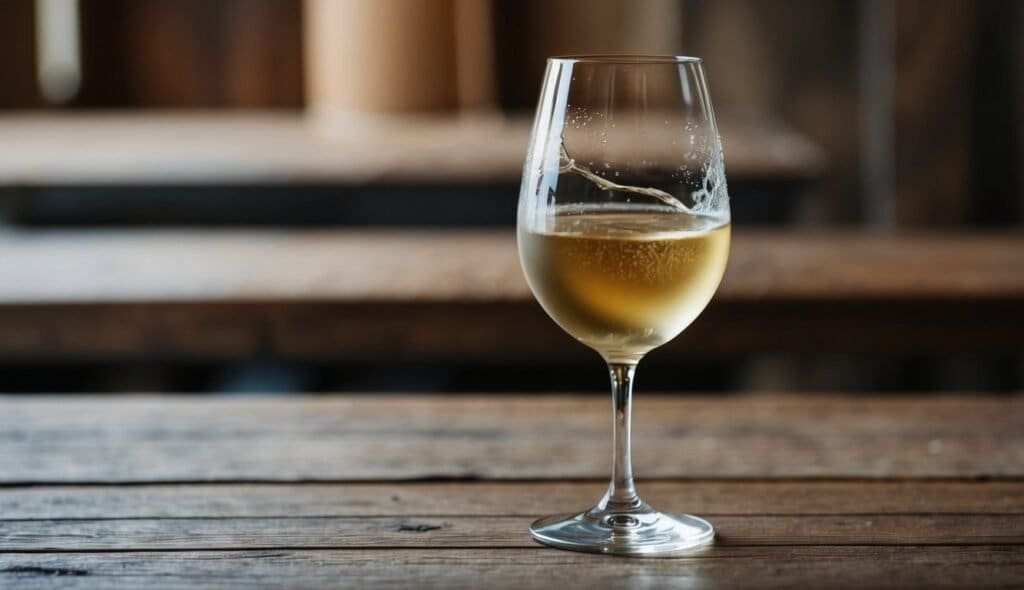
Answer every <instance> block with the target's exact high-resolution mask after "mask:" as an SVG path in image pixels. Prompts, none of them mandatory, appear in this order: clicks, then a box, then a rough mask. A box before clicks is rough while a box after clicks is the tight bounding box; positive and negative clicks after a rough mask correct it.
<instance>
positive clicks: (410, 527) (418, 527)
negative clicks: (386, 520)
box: [394, 524, 442, 533]
mask: <svg viewBox="0 0 1024 590" xmlns="http://www.w3.org/2000/svg"><path fill="white" fill-rule="evenodd" d="M441 528H442V527H441V525H439V524H399V525H396V526H395V527H394V529H395V531H397V532H399V533H425V532H427V531H436V530H439V529H441Z"/></svg>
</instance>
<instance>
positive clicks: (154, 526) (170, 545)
mask: <svg viewBox="0 0 1024 590" xmlns="http://www.w3.org/2000/svg"><path fill="white" fill-rule="evenodd" d="M580 508H583V506H580ZM540 516H543V514H542V513H538V514H535V515H532V516H501V515H490V516H444V517H427V516H422V515H409V516H405V517H393V516H379V517H370V516H348V517H339V516H333V517H327V516H314V517H298V518H289V517H278V518H190V519H178V518H164V519H107V520H80V519H73V520H18V521H9V520H0V552H4V551H109V550H118V551H155V550H164V551H167V550H192V551H195V550H240V549H273V548H276V547H289V548H292V549H300V548H301V549H337V548H343V549H356V548H358V549H368V548H381V549H391V548H396V547H401V548H415V547H419V548H431V547H446V548H454V547H462V548H493V547H532V546H533V545H534V542H533V541H532V540H531V538H530V535H529V533H528V532H527V529H528V527H529V525H530V523H531V522H532V521H533V520H535V519H536V518H538V517H540ZM704 516H707V517H708V518H710V519H711V520H712V521H713V523H714V524H715V528H716V530H717V534H718V537H717V539H718V543H719V544H720V545H723V546H728V545H738V546H761V545H780V546H791V545H952V544H955V545H1000V544H1007V545H1010V544H1018V545H1024V516H1021V515H1013V514H986V515H977V514H957V515H948V514H947V515H907V514H885V515H882V514H875V515H831V516H793V515H787V516H781V515H778V516H776V515H773V516H761V515H746V516H724V515H712V514H705V515H704Z"/></svg>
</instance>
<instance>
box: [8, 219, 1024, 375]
mask: <svg viewBox="0 0 1024 590" xmlns="http://www.w3.org/2000/svg"><path fill="white" fill-rule="evenodd" d="M0 251H3V252H4V254H5V255H4V256H3V257H0V353H2V354H3V355H5V356H7V357H8V358H17V357H30V358H68V357H84V358H108V357H119V358H124V357H130V358H168V357H170V358H186V359H232V358H242V357H251V356H255V355H264V356H274V357H278V358H295V359H321V358H328V359H329V358H346V359H356V360H358V359H380V358H388V359H390V360H399V359H417V360H422V359H445V358H447V359H453V358H457V359H460V360H473V359H481V358H483V359H487V358H490V359H493V358H498V357H502V358H519V359H523V358H544V359H566V358H577V359H580V358H588V355H591V354H592V353H591V352H590V351H589V350H588V349H586V348H585V347H583V346H580V345H579V344H578V343H576V342H575V341H574V340H573V339H572V338H570V337H569V336H567V335H566V334H564V333H563V332H562V331H561V329H559V328H558V327H557V326H556V325H555V324H554V323H553V322H551V320H550V319H549V318H548V317H547V316H546V315H545V314H544V313H543V311H542V310H541V309H540V307H539V306H538V305H537V304H536V302H535V301H534V300H533V297H532V295H531V294H530V292H529V289H528V287H527V285H526V283H525V281H524V280H523V278H522V271H521V269H520V267H519V262H518V259H517V256H516V250H515V243H514V236H513V235H511V233H510V232H453V233H444V234H439V233H431V232H395V231H379V232H244V231H243V232H202V231H196V232H167V231H162V232H140V231H113V232H106V231H104V232H80V231H79V232H40V233H35V232H33V233H7V234H2V235H0ZM1022 271H1024V237H1022V236H1020V235H1018V234H1008V233H1004V234H975V235H945V236H940V235H904V236H885V235H866V234H858V233H843V232H841V233H825V234H811V235H802V234H792V233H790V234H783V233H750V232H746V233H745V232H739V234H738V235H737V236H736V239H735V243H734V249H733V255H732V260H731V261H730V264H729V268H728V270H727V272H726V276H725V279H724V282H723V284H722V287H721V289H720V290H719V293H718V294H717V295H716V299H715V301H714V302H713V303H712V305H711V306H710V307H709V309H708V310H707V312H706V313H705V314H703V315H702V317H701V318H699V319H698V320H697V322H695V323H694V325H693V326H692V327H691V328H689V329H688V331H687V333H686V335H685V336H684V337H682V338H678V339H676V340H675V341H673V342H672V343H670V344H669V345H668V346H667V347H665V349H664V351H659V352H657V353H656V354H680V353H689V354H692V353H699V354H717V353H731V354H736V353H743V352H757V351H764V350H772V351H781V350H792V351H798V352H807V351H813V352H872V353H878V352H894V353H908V352H911V353H914V354H928V353H956V352H970V353H977V352H978V351H993V352H1004V353H1006V352H1010V353H1012V352H1018V351H1020V350H1021V349H1022V348H1024V313H1021V310H1022V309H1024V272H1022ZM936 318H942V321H936ZM496 322H500V325H501V329H500V330H497V329H495V327H496ZM837 334H841V335H842V337H839V338H837ZM950 334H955V335H956V337H950Z"/></svg>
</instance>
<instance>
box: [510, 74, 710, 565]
mask: <svg viewBox="0 0 1024 590" xmlns="http://www.w3.org/2000/svg"><path fill="white" fill-rule="evenodd" d="M729 232H730V229H729V196H728V191H727V189H726V184H725V170H724V165H723V161H722V149H721V142H720V139H719V136H718V129H717V126H716V124H715V115H714V112H713V110H712V107H711V99H710V97H709V95H708V86H707V81H706V80H705V77H704V70H703V66H702V63H701V60H700V59H698V58H693V57H679V56H612V55H608V56H572V57H557V58H551V59H549V60H548V63H547V71H546V73H545V77H544V84H543V87H542V90H541V96H540V103H539V105H538V107H537V113H536V119H535V121H534V127H533V135H532V137H531V140H530V149H529V152H528V155H527V158H526V165H525V169H524V171H523V184H522V188H521V189H520V195H519V212H518V231H517V234H518V243H519V257H520V261H521V263H522V266H523V270H524V272H525V274H526V279H527V282H528V283H529V284H530V289H531V290H532V291H533V294H534V295H535V296H536V297H537V300H538V301H539V302H540V304H541V306H542V307H543V308H544V310H545V311H546V312H547V313H548V315H550V316H551V318H552V319H554V320H555V322H556V323H558V325H559V326H561V327H562V328H563V329H564V330H565V331H566V332H568V333H569V334H571V335H572V336H574V337H575V338H576V339H577V340H579V341H580V342H582V343H584V344H586V345H587V346H590V347H591V348H593V349H594V350H596V351H597V352H598V353H600V354H601V356H602V357H604V359H605V361H606V362H607V363H608V370H609V373H610V375H611V386H612V402H613V425H614V429H613V448H614V456H613V461H612V479H611V484H610V485H609V487H608V491H607V492H606V493H605V495H604V497H603V498H602V499H601V500H600V501H599V502H598V503H597V505H595V506H594V507H593V508H591V509H589V510H587V511H585V512H582V513H579V514H575V515H565V516H552V517H548V518H543V519H541V520H538V521H536V522H534V523H533V525H531V526H530V533H531V534H532V535H533V537H534V539H536V540H537V541H539V542H541V543H544V544H547V545H552V546H554V547H559V548H562V549H572V550H576V551H593V552H600V553H613V554H623V555H659V554H661V555H664V554H671V553H673V552H679V551H682V550H687V549H693V548H695V547H698V546H701V545H705V544H708V543H710V542H711V541H712V540H713V538H714V534H715V533H714V528H713V527H712V526H711V524H710V523H708V522H707V521H705V520H703V519H701V518H697V517H695V516H690V515H683V514H666V513H662V512H658V511H656V510H654V509H653V508H651V507H650V506H648V505H647V503H645V502H644V501H643V500H641V499H640V497H639V496H638V495H637V492H636V488H635V486H634V483H633V472H632V467H631V464H630V405H631V398H632V387H633V378H634V373H635V371H636V366H637V363H638V362H639V361H640V359H641V358H643V356H644V355H645V354H646V353H647V352H649V351H650V350H651V349H653V348H656V347H658V346H661V345H662V344H664V343H666V342H668V341H669V340H671V339H672V338H674V337H676V336H677V335H678V334H679V333H680V332H682V331H683V329H684V328H686V327H687V326H688V325H689V324H690V323H691V322H692V321H693V320H694V319H695V318H696V317H697V316H698V315H700V313H701V311H703V310H704V307H705V306H706V305H707V304H708V302H709V301H710V300H711V297H712V295H713V294H714V293H715V290H716V289H717V288H718V284H719V282H720V281H721V278H722V273H723V272H724V270H725V265H726V259H727V258H728V255H729Z"/></svg>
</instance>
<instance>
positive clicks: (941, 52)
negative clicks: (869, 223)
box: [892, 0, 976, 226]
mask: <svg viewBox="0 0 1024 590" xmlns="http://www.w3.org/2000/svg"><path fill="white" fill-rule="evenodd" d="M975 11H976V6H975V2H973V1H972V0H946V1H944V2H942V3H941V5H939V4H936V3H934V2H931V1H928V0H899V1H898V2H897V3H896V10H895V15H894V18H895V24H894V34H895V39H894V41H895V48H894V52H895V53H894V64H895V70H894V79H893V109H892V115H893V137H894V141H895V145H894V150H893V158H894V169H893V170H894V178H893V181H894V182H893V186H894V190H895V193H894V195H893V202H892V222H893V223H894V224H896V225H901V226H908V225H909V226H913V225H952V224H955V223H958V222H961V221H963V220H964V219H965V217H966V212H967V202H968V199H969V198H970V186H969V183H970V173H971V151H972V150H971V120H970V114H971V113H970V106H971V84H972V83H973V76H972V57H973V48H972V41H973V33H974V29H975Z"/></svg>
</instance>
